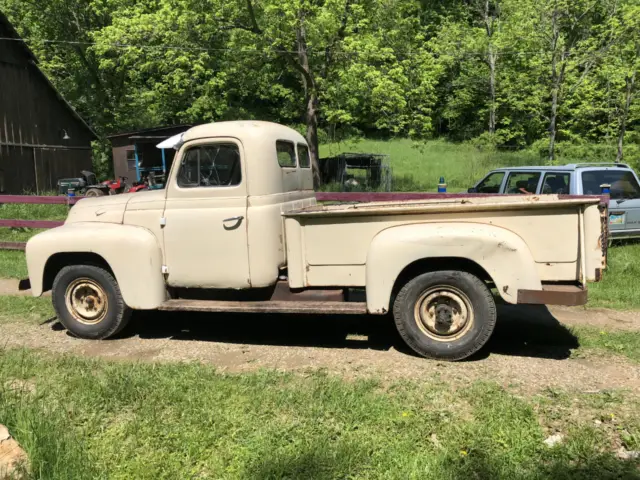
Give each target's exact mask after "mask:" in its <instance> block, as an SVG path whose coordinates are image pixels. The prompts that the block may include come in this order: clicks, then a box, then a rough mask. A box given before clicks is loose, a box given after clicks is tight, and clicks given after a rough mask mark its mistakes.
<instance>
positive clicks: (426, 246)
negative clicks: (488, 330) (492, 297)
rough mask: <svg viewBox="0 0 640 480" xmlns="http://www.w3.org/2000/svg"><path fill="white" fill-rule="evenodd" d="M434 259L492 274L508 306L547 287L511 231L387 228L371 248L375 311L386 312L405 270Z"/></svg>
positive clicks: (369, 279) (370, 299) (369, 281)
mask: <svg viewBox="0 0 640 480" xmlns="http://www.w3.org/2000/svg"><path fill="white" fill-rule="evenodd" d="M430 258H432V259H445V260H444V262H445V264H446V259H448V258H451V259H456V258H457V259H464V260H465V261H470V262H473V263H475V264H477V265H478V266H479V267H481V268H482V269H483V270H484V271H486V272H487V273H488V275H489V277H490V278H491V280H492V281H493V282H494V283H495V285H496V287H497V289H498V292H499V293H500V296H501V297H502V298H503V299H504V300H505V301H506V302H508V303H517V298H518V290H520V289H526V290H540V289H541V288H542V285H541V283H540V278H539V276H538V273H537V270H536V265H535V262H534V260H533V256H532V255H531V252H530V250H529V247H527V244H526V243H525V242H524V240H523V239H522V238H521V237H519V236H518V235H516V234H515V233H513V232H511V231H509V230H505V229H504V228H501V227H496V226H494V225H485V224H479V223H453V222H452V223H428V224H413V225H403V226H399V227H392V228H389V229H386V230H383V231H382V232H380V233H379V234H378V235H377V236H376V237H375V238H374V239H373V241H372V242H371V245H370V246H369V252H368V253H367V270H366V291H367V308H368V310H369V312H371V313H379V314H380V313H386V312H387V311H388V310H389V303H390V299H391V294H392V291H393V288H394V285H395V283H396V280H397V279H398V277H399V276H400V274H401V273H402V271H403V270H404V269H405V268H407V267H408V266H409V265H411V264H412V263H414V262H417V261H420V260H425V259H427V260H428V259H430ZM427 264H428V261H427ZM441 264H442V262H440V265H441Z"/></svg>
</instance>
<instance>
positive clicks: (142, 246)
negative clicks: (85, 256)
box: [26, 223, 166, 309]
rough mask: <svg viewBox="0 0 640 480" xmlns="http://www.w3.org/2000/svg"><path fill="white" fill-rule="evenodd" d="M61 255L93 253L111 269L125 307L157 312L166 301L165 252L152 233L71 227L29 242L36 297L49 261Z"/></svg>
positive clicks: (86, 225)
mask: <svg viewBox="0 0 640 480" xmlns="http://www.w3.org/2000/svg"><path fill="white" fill-rule="evenodd" d="M59 253H92V254H96V255H99V256H100V257H102V258H103V259H104V260H105V261H106V262H107V263H108V264H109V266H110V267H111V270H112V271H113V273H114V275H115V277H116V281H117V282H118V285H119V287H120V291H121V292H122V297H123V299H124V301H125V303H126V304H127V305H128V306H130V307H131V308H134V309H153V308H157V307H158V306H159V305H160V304H161V303H162V302H164V301H165V300H166V287H165V283H164V277H163V275H162V250H161V249H160V245H159V244H158V241H157V239H156V237H155V236H154V235H153V233H151V232H150V231H149V230H147V229H145V228H142V227H137V226H133V225H120V224H112V223H71V224H66V225H63V226H62V227H58V228H54V229H52V230H48V231H46V232H43V233H40V234H38V235H36V236H34V237H33V238H31V240H29V242H27V249H26V256H27V268H28V270H29V280H30V282H31V290H32V292H33V295H34V296H40V295H42V292H43V279H44V272H45V268H46V265H47V262H48V261H49V259H50V258H51V257H52V256H53V255H55V254H59Z"/></svg>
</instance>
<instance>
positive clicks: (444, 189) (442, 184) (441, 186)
mask: <svg viewBox="0 0 640 480" xmlns="http://www.w3.org/2000/svg"><path fill="white" fill-rule="evenodd" d="M438 193H447V184H446V183H445V182H444V177H440V181H439V182H438Z"/></svg>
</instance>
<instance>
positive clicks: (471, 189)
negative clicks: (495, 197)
mask: <svg viewBox="0 0 640 480" xmlns="http://www.w3.org/2000/svg"><path fill="white" fill-rule="evenodd" d="M467 193H478V190H476V187H471V188H470V189H469V190H467Z"/></svg>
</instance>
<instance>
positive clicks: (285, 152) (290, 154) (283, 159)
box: [276, 140, 298, 168]
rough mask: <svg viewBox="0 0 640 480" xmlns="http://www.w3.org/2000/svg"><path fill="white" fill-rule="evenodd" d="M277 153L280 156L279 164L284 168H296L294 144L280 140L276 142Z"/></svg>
mask: <svg viewBox="0 0 640 480" xmlns="http://www.w3.org/2000/svg"><path fill="white" fill-rule="evenodd" d="M276 152H277V154H278V164H279V165H280V166H281V167H282V168H296V166H297V164H298V163H297V161H296V147H295V146H294V144H293V142H288V141H286V140H278V141H277V142H276Z"/></svg>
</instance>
